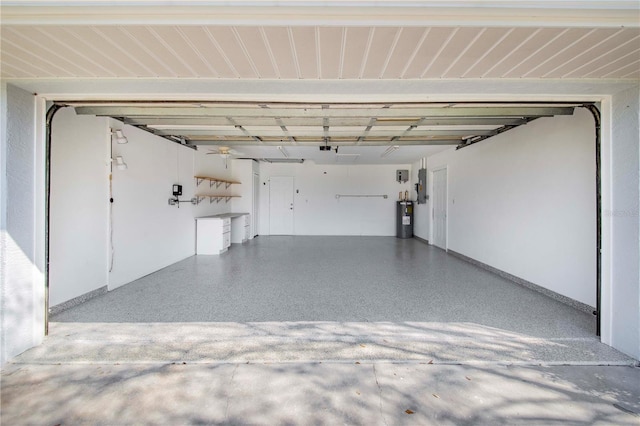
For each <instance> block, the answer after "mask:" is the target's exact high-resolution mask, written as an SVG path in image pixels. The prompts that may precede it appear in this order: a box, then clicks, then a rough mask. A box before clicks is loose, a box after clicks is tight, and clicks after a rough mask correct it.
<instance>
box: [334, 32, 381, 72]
mask: <svg viewBox="0 0 640 426" xmlns="http://www.w3.org/2000/svg"><path fill="white" fill-rule="evenodd" d="M372 33H373V29H372V28H367V27H362V28H361V27H354V28H345V45H344V55H343V56H344V57H343V65H342V69H341V70H340V73H339V76H340V78H360V74H361V72H362V65H363V63H364V60H365V54H366V53H367V50H368V45H369V38H370V37H372Z"/></svg>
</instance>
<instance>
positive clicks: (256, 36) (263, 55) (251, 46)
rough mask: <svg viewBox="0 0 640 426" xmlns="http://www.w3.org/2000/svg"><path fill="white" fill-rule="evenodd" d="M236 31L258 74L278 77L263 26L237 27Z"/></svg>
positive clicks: (264, 76)
mask: <svg viewBox="0 0 640 426" xmlns="http://www.w3.org/2000/svg"><path fill="white" fill-rule="evenodd" d="M234 31H235V34H236V37H237V38H238V41H239V43H240V45H241V46H242V49H243V51H244V52H245V54H246V56H247V58H248V59H249V60H250V63H251V66H252V68H253V69H254V71H255V73H256V75H258V76H260V78H277V77H278V74H277V72H276V68H275V63H274V62H275V60H274V58H273V56H272V54H271V48H270V47H269V46H268V45H267V41H266V39H265V36H264V31H263V30H262V28H259V27H235V28H234Z"/></svg>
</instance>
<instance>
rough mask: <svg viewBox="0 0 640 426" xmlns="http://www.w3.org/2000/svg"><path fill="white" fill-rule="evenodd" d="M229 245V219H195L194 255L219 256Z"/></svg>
mask: <svg viewBox="0 0 640 426" xmlns="http://www.w3.org/2000/svg"><path fill="white" fill-rule="evenodd" d="M230 245H231V218H228V217H225V218H216V217H204V218H197V219H196V254H220V253H224V252H225V251H227V249H228V248H229V246H230Z"/></svg>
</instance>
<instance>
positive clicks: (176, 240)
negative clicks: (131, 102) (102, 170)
mask: <svg viewBox="0 0 640 426" xmlns="http://www.w3.org/2000/svg"><path fill="white" fill-rule="evenodd" d="M111 126H112V127H113V128H120V127H123V133H124V134H125V135H126V137H127V138H128V140H129V143H127V144H117V143H113V144H112V146H113V158H116V157H117V156H122V158H123V159H124V161H125V163H126V164H127V166H128V168H127V169H126V170H119V169H118V168H117V167H113V199H114V203H113V210H112V212H113V213H112V214H113V230H112V232H113V261H112V267H111V273H110V277H109V290H112V289H114V288H117V287H119V286H121V285H124V284H127V283H129V282H131V281H133V280H135V279H138V278H140V277H142V276H145V275H147V274H150V273H151V272H154V271H157V270H159V269H161V268H164V267H166V266H168V265H170V264H172V263H175V262H177V261H179V260H182V259H184V258H186V257H189V256H191V255H193V254H194V253H195V221H194V220H193V217H194V215H195V210H196V207H195V206H193V205H191V204H190V203H182V204H181V205H180V207H179V208H178V207H177V206H170V205H169V203H168V200H169V198H170V197H171V196H172V191H171V190H172V185H173V184H181V185H182V196H181V197H180V199H182V200H188V199H191V198H192V197H193V196H194V194H195V180H194V178H193V175H194V164H195V155H196V153H195V151H194V150H192V149H190V148H187V147H184V146H180V145H178V144H176V143H173V142H170V141H168V140H165V139H163V138H160V137H157V136H154V135H151V134H149V133H147V132H145V131H143V130H140V129H137V128H134V127H131V126H122V124H121V123H119V122H117V121H115V120H113V121H112V122H111ZM201 208H204V207H201Z"/></svg>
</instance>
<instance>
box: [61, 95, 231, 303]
mask: <svg viewBox="0 0 640 426" xmlns="http://www.w3.org/2000/svg"><path fill="white" fill-rule="evenodd" d="M111 128H113V129H123V132H124V134H125V136H126V137H127V138H128V140H129V143H127V144H117V143H113V144H112V142H111V135H110V133H111ZM52 147H53V151H52V186H51V234H50V238H51V241H50V244H51V246H50V247H51V250H50V253H51V273H50V305H51V306H55V305H57V304H60V303H63V302H65V301H67V300H69V299H72V298H74V297H78V296H81V295H83V294H86V293H88V292H90V291H92V290H95V289H97V288H100V287H102V286H104V285H107V286H108V288H109V289H110V290H111V289H114V288H117V287H119V286H121V285H123V284H126V283H129V282H131V281H133V280H135V279H137V278H140V277H142V276H144V275H147V274H149V273H152V272H154V271H157V270H158V269H161V268H163V267H165V266H168V265H170V264H172V263H174V262H176V261H179V260H182V259H184V258H185V257H188V256H191V255H193V254H195V221H194V219H193V218H194V217H195V216H206V215H211V214H217V213H223V212H226V211H229V209H230V203H225V202H220V203H215V202H214V203H209V200H208V199H205V200H203V201H202V202H201V203H200V204H199V205H197V206H193V205H191V204H190V203H182V204H181V205H180V208H178V207H177V206H169V204H168V199H169V197H170V196H171V186H172V185H173V184H174V183H177V184H181V185H182V186H183V195H182V196H181V197H180V199H182V200H189V199H191V198H192V197H193V196H194V195H195V193H196V188H195V187H196V185H195V179H194V175H196V174H199V175H211V176H216V177H221V178H231V174H232V173H231V168H230V167H229V168H225V166H224V162H223V161H222V159H221V158H220V157H219V156H217V155H206V152H207V151H206V150H202V151H194V150H192V149H190V148H186V147H183V146H179V145H177V144H175V143H173V142H170V141H167V140H166V139H163V138H160V137H157V136H154V135H151V134H149V133H147V132H144V131H142V130H140V129H137V128H135V127H132V126H125V125H124V124H123V123H121V122H118V121H116V120H110V119H107V118H97V117H89V116H78V115H76V114H75V112H74V110H73V109H72V108H65V109H63V110H61V111H59V112H58V113H57V114H56V116H55V118H54V125H53V140H52ZM111 149H112V150H113V152H112V153H110V150H111ZM111 155H112V157H113V158H115V157H117V156H119V155H120V156H122V157H123V158H124V161H125V162H126V163H127V166H128V168H127V170H119V169H118V168H117V167H113V171H112V173H113V181H112V182H113V193H112V194H113V198H114V203H113V205H112V209H113V210H112V213H110V205H109V202H108V200H109V198H110V193H109V173H110V170H111V166H110V165H109V163H108V161H109V159H110V158H112V157H111ZM221 190H223V189H215V188H212V189H210V188H209V185H208V182H203V183H201V184H200V188H199V190H198V191H199V192H211V191H214V192H219V191H221ZM111 215H112V217H113V221H112V222H111V221H110V216H111ZM111 223H112V226H113V257H112V258H111V240H110V235H109V234H110V232H109V230H110V226H111ZM111 260H113V263H111ZM110 268H112V270H111V272H109V269H110Z"/></svg>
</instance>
